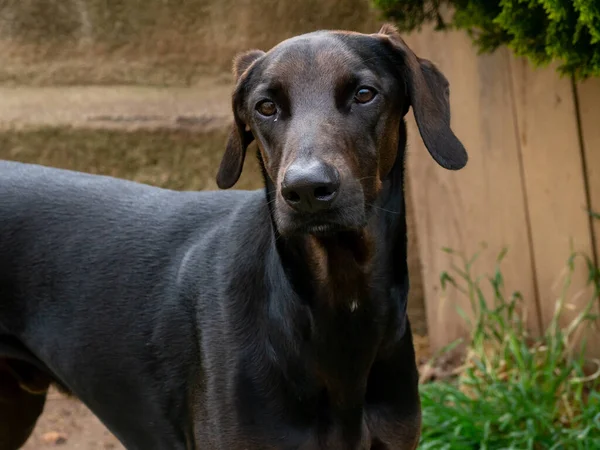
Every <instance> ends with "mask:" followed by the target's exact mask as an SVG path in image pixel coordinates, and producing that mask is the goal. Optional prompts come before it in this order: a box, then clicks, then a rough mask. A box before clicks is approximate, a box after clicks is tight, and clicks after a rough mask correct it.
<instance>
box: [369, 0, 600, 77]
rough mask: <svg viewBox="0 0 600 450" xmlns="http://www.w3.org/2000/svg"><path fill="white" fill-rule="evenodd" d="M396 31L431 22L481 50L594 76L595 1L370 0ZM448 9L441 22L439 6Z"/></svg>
mask: <svg viewBox="0 0 600 450" xmlns="http://www.w3.org/2000/svg"><path fill="white" fill-rule="evenodd" d="M373 1H374V3H375V5H376V6H377V7H379V8H380V9H381V10H382V11H383V14H384V16H385V17H386V18H388V19H390V20H393V21H394V22H396V24H397V25H398V27H399V28H400V29H401V30H402V31H412V30H415V29H419V28H420V27H421V25H423V24H424V23H428V22H434V23H435V24H436V28H437V29H444V28H454V29H461V30H466V31H467V32H468V33H469V34H470V36H471V37H472V38H473V40H474V42H475V44H476V45H477V47H478V48H479V50H480V51H481V52H492V51H494V50H495V49H496V48H498V47H499V46H501V45H507V46H508V47H510V48H511V49H512V50H513V51H514V52H515V53H516V54H517V55H519V56H526V57H528V58H529V59H530V60H531V62H532V63H533V64H534V65H536V66H539V65H544V64H547V63H549V62H552V61H559V62H560V66H559V71H560V73H562V74H569V75H574V76H575V77H577V78H579V79H584V78H587V77H590V76H600V1H599V0H373ZM445 6H450V7H451V8H452V10H453V11H454V13H453V15H452V17H451V18H450V20H448V21H445V20H444V19H443V18H442V16H441V14H440V11H441V8H443V7H445Z"/></svg>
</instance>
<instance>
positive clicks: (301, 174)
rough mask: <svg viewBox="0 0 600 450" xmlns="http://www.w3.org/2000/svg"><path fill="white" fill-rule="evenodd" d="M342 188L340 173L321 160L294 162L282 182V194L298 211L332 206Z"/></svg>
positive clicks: (313, 210)
mask: <svg viewBox="0 0 600 450" xmlns="http://www.w3.org/2000/svg"><path fill="white" fill-rule="evenodd" d="M339 188H340V174H339V172H338V171H337V169H336V168H335V167H333V166H330V165H328V164H325V163H323V162H321V161H319V160H316V159H313V160H309V161H306V160H303V161H302V160H301V161H296V162H294V163H292V165H291V166H290V167H288V169H287V171H286V172H285V176H284V177H283V183H281V195H282V196H283V198H284V199H285V201H286V202H287V204H288V205H290V206H291V207H292V208H294V209H295V210H297V211H301V212H307V213H313V212H317V211H320V210H323V209H327V208H329V207H330V206H331V203H332V202H333V200H334V199H335V197H336V196H337V194H338V190H339Z"/></svg>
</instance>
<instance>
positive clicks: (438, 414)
mask: <svg viewBox="0 0 600 450" xmlns="http://www.w3.org/2000/svg"><path fill="white" fill-rule="evenodd" d="M447 252H449V253H451V254H452V255H453V257H454V258H459V259H460V261H461V262H462V266H456V265H453V266H452V273H443V274H442V277H441V281H442V286H443V288H444V289H447V288H449V287H453V288H455V289H458V290H459V291H460V292H462V293H463V294H465V295H466V296H467V297H468V299H469V300H470V305H471V308H472V310H473V313H474V317H475V318H474V320H471V319H469V318H468V317H467V316H466V314H464V312H461V314H462V315H464V317H465V320H467V322H468V324H469V326H470V339H469V340H468V345H467V351H466V356H465V361H464V365H463V366H462V367H461V370H460V371H459V373H460V374H459V375H458V377H456V378H455V379H453V380H450V381H448V380H446V381H437V382H433V383H428V384H423V385H422V386H421V398H422V406H423V434H422V440H421V446H420V447H419V448H420V449H422V450H425V449H451V450H462V449H465V450H466V449H475V448H478V449H556V450H558V449H597V448H600V391H599V390H598V388H599V387H600V382H599V376H600V361H588V360H586V359H585V358H584V356H583V351H582V352H578V351H575V349H574V348H573V335H574V333H575V331H576V330H578V329H581V328H582V327H588V326H590V325H591V324H592V322H593V320H594V319H595V318H596V317H595V315H593V314H592V310H593V307H594V305H597V304H598V298H599V297H598V296H599V295H600V271H599V270H598V268H597V267H595V265H594V264H593V262H592V261H591V260H590V259H589V258H587V257H586V256H585V255H582V254H576V253H574V254H573V255H571V257H570V258H569V260H568V270H567V275H566V277H565V281H564V286H563V287H564V288H563V290H562V295H561V296H560V298H559V301H558V302H557V305H556V312H555V314H554V317H553V319H552V321H551V323H550V324H549V326H548V327H547V328H546V330H545V331H544V332H543V333H542V334H541V336H539V337H536V336H533V335H531V334H529V333H528V331H527V327H526V321H525V318H524V315H523V313H522V311H521V310H522V297H521V295H520V294H519V293H514V294H512V295H511V296H510V297H508V298H507V297H506V296H505V295H504V291H505V287H504V279H503V276H502V272H501V271H500V269H499V267H500V263H501V261H502V259H503V258H504V256H505V254H506V252H502V253H501V255H500V256H499V258H498V264H497V268H496V271H495V273H494V274H493V275H492V276H488V277H477V276H475V275H474V270H473V264H474V263H475V261H476V259H477V255H476V256H475V257H473V258H471V259H467V258H464V257H462V256H461V255H459V254H457V253H455V252H453V251H451V250H447ZM581 260H583V261H584V263H585V264H586V266H587V268H588V271H589V279H588V281H589V284H590V285H591V286H592V287H593V289H592V291H593V294H592V297H591V298H590V301H589V302H588V303H587V306H586V307H585V308H584V309H583V310H582V311H580V312H579V314H578V315H577V316H576V318H575V319H573V321H572V322H571V323H570V324H568V325H567V326H561V325H560V321H559V319H560V318H561V315H562V313H563V311H564V308H565V305H566V303H567V298H566V297H567V294H566V293H567V291H568V288H569V287H570V286H571V281H572V275H573V273H574V271H575V265H576V262H577V261H581ZM485 282H487V283H489V287H490V288H491V289H490V292H492V294H491V298H486V297H485V294H484V289H483V287H484V283H485ZM584 344H585V343H584Z"/></svg>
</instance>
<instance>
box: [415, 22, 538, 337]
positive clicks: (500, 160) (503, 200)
mask: <svg viewBox="0 0 600 450" xmlns="http://www.w3.org/2000/svg"><path fill="white" fill-rule="evenodd" d="M406 38H407V39H406V40H407V43H408V44H409V46H411V48H413V50H414V51H415V53H417V55H419V56H420V57H424V58H428V59H430V60H432V61H433V62H434V63H435V64H436V65H437V66H438V67H439V68H440V70H441V71H442V72H443V73H444V74H445V75H446V77H447V78H448V80H449V81H450V91H451V95H450V97H451V108H452V127H453V129H454V131H455V133H456V134H457V136H458V137H459V138H460V139H461V140H462V142H463V143H464V144H465V147H466V148H467V151H468V152H469V158H470V159H469V163H468V164H467V167H466V168H464V169H462V170H461V171H458V172H451V171H447V170H445V169H442V168H441V167H439V166H437V165H436V163H435V162H434V161H433V159H432V158H431V157H430V156H429V154H428V153H427V151H426V149H425V148H424V145H423V143H422V141H421V140H420V137H419V134H418V131H417V129H416V126H415V124H414V121H413V118H412V115H411V114H410V113H409V114H408V115H407V122H408V125H409V154H408V157H407V169H408V176H409V177H410V179H411V195H412V198H413V208H414V214H415V219H416V225H417V228H418V230H419V248H420V254H421V262H422V266H423V279H424V284H425V293H426V303H427V316H428V325H429V327H428V328H429V333H430V340H431V343H432V346H433V348H434V349H439V348H440V347H442V346H444V345H446V344H448V343H449V342H451V341H452V340H454V339H456V338H457V337H459V336H462V335H464V332H465V326H464V325H465V324H464V321H463V319H461V318H460V316H459V315H458V314H457V312H456V306H457V305H459V306H460V307H461V308H462V309H463V310H465V311H467V312H468V311H470V306H469V301H468V299H467V298H466V297H465V296H463V295H461V294H458V293H457V292H456V291H455V290H452V291H450V292H449V294H450V295H449V296H448V297H447V298H442V297H441V295H440V294H441V293H440V283H439V276H440V273H441V272H442V271H445V270H448V269H449V267H450V257H449V256H448V255H446V254H445V253H443V252H442V250H441V248H442V247H450V248H453V249H456V250H460V251H462V252H464V253H465V254H467V255H469V256H470V255H472V254H474V253H475V252H476V251H477V250H478V249H479V248H480V247H479V245H480V243H481V242H487V244H488V249H487V250H486V251H485V252H484V253H483V254H482V255H481V258H480V260H479V262H478V264H477V273H479V274H491V273H492V271H493V269H494V265H495V260H496V257H497V255H498V254H499V253H500V251H501V250H502V248H503V247H504V246H508V248H509V252H508V255H507V257H506V260H505V263H504V264H503V266H502V267H503V275H504V278H505V284H506V286H507V287H509V288H510V289H513V290H519V291H520V292H521V293H522V294H523V296H524V298H525V300H526V302H525V307H526V309H527V313H528V318H529V320H530V325H531V327H533V328H534V329H537V323H538V319H539V317H538V310H537V303H536V292H535V284H534V277H533V267H532V257H531V253H530V245H529V237H528V232H527V230H528V227H527V219H526V206H525V199H524V197H523V186H522V177H521V167H520V160H519V152H518V142H517V136H516V132H515V122H514V120H513V117H512V107H513V105H512V102H511V96H510V91H511V80H510V72H509V61H508V53H507V51H506V50H500V51H498V52H496V53H495V54H494V55H486V56H477V55H476V51H475V50H474V48H473V46H472V44H471V42H470V40H469V38H468V37H467V36H465V35H464V33H460V32H452V33H438V32H433V31H432V30H431V29H425V30H423V31H422V32H421V33H419V34H414V35H411V36H407V37H406ZM487 292H488V293H489V290H488V291H487ZM507 294H509V295H510V294H511V292H508V293H507Z"/></svg>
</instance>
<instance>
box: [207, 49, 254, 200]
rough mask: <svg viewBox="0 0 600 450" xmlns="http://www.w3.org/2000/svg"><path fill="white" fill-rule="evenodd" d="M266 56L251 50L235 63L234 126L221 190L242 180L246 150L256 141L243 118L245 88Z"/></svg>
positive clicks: (222, 170)
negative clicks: (252, 71)
mask: <svg viewBox="0 0 600 450" xmlns="http://www.w3.org/2000/svg"><path fill="white" fill-rule="evenodd" d="M264 54H265V52H263V51H260V50H250V51H249V52H246V53H243V54H241V55H238V56H237V57H236V58H235V59H234V61H233V76H234V77H235V79H236V82H237V85H236V87H235V91H234V93H233V98H232V108H233V117H234V124H233V129H232V130H231V133H230V135H229V139H228V140H227V146H226V148H225V155H223V159H222V160H221V165H220V166H219V172H218V173H217V186H219V188H221V189H229V188H230V187H232V186H233V185H234V184H235V183H236V182H237V180H238V179H239V178H240V175H241V173H242V169H243V167H244V159H245V158H246V149H247V148H248V146H249V145H250V143H252V141H253V140H254V136H253V135H252V133H251V132H250V130H249V129H247V125H246V123H245V122H244V120H243V118H242V108H243V102H244V93H245V89H244V87H245V83H246V81H247V79H248V75H249V72H250V70H251V68H252V66H253V65H254V63H256V61H257V60H259V59H260V58H262V57H263V56H264Z"/></svg>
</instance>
